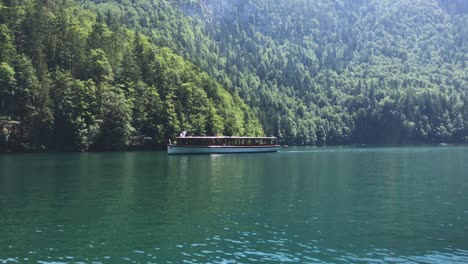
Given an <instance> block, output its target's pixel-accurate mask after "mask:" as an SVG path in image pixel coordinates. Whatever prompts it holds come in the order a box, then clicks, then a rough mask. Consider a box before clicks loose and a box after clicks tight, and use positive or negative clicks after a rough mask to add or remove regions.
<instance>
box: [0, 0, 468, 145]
mask: <svg viewBox="0 0 468 264" xmlns="http://www.w3.org/2000/svg"><path fill="white" fill-rule="evenodd" d="M467 21H468V16H467V7H466V4H465V3H464V1H448V0H430V1H423V0H416V1H410V0H397V1H393V0H382V1H373V0H359V1H344V0H339V1H327V0H316V1H309V0H291V1H273V0H233V1H225V0H220V1H192V0H178V1H168V0H151V1H150V0H139V1H130V0H118V1H117V0H108V1H99V0H77V1H72V0H49V1H46V2H44V1H38V0H22V1H8V0H0V39H1V41H0V45H1V47H0V87H1V91H0V101H1V104H0V110H1V112H0V128H1V131H0V132H1V133H0V146H1V147H2V148H3V149H37V148H44V147H45V148H51V147H54V148H58V149H70V150H88V149H120V148H125V147H128V146H156V145H159V144H163V143H165V141H166V140H167V139H168V138H171V137H174V136H175V135H176V134H177V133H178V132H180V131H181V130H187V131H189V132H191V133H193V134H198V135H217V134H225V135H263V134H266V135H274V136H277V137H278V138H279V139H280V141H281V142H283V143H287V144H320V145H321V144H350V143H384V144H396V143H410V142H411V143H434V142H448V143H450V142H453V143H457V142H458V143H461V142H468V99H467V98H468V96H467V93H468V85H467V81H468V74H467V73H468V71H467V65H466V61H467V54H468V50H467V49H468V48H467V45H466V36H468V32H467V30H468V29H467V28H468V27H466V24H467Z"/></svg>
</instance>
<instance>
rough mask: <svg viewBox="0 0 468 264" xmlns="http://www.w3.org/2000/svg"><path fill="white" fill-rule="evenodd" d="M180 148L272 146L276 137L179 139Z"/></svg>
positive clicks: (177, 142)
mask: <svg viewBox="0 0 468 264" xmlns="http://www.w3.org/2000/svg"><path fill="white" fill-rule="evenodd" d="M176 145H178V146H271V145H276V137H225V136H224V137H177V141H176Z"/></svg>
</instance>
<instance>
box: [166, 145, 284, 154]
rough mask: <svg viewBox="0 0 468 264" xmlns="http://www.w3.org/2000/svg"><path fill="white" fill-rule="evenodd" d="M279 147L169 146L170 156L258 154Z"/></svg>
mask: <svg viewBox="0 0 468 264" xmlns="http://www.w3.org/2000/svg"><path fill="white" fill-rule="evenodd" d="M279 148H280V146H279V145H270V146H248V147H242V146H180V145H171V144H170V145H167V153H168V154H227V153H256V152H277V151H278V150H279Z"/></svg>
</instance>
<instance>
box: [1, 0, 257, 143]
mask: <svg viewBox="0 0 468 264" xmlns="http://www.w3.org/2000/svg"><path fill="white" fill-rule="evenodd" d="M0 3H1V5H0V14H1V16H0V40H1V41H0V48H1V49H0V151H16V150H36V149H45V148H52V149H57V150H70V151H87V150H117V149H126V148H154V147H158V146H161V145H163V144H165V143H166V142H167V139H169V138H174V137H175V136H176V135H177V134H178V133H180V132H181V131H182V130H187V131H188V132H189V133H191V134H200V135H214V134H222V133H225V132H226V131H228V130H229V131H230V130H233V131H234V132H236V133H237V134H239V135H246V133H249V134H262V133H263V130H262V128H261V125H260V123H259V122H258V120H257V119H256V118H255V115H254V114H253V113H252V111H251V110H250V108H249V107H247V106H246V105H245V104H244V103H243V101H242V100H240V99H239V98H237V97H236V96H234V97H233V96H231V95H230V94H229V93H228V92H226V91H225V90H224V88H223V87H222V86H221V85H220V84H219V83H217V82H216V81H214V80H213V79H212V78H210V77H209V76H208V75H206V74H204V73H202V72H201V70H200V69H199V68H198V67H196V66H194V65H193V64H192V63H189V62H188V61H187V60H184V59H183V58H182V57H180V56H178V55H176V54H175V53H174V52H173V51H172V50H170V49H168V48H161V47H158V46H156V45H155V44H154V42H153V41H151V40H150V38H148V37H147V36H145V35H144V34H142V33H140V32H139V31H138V30H137V31H133V30H131V29H128V28H126V27H124V25H123V24H121V23H120V19H119V18H118V17H115V16H114V15H113V14H112V13H110V12H99V11H97V12H91V11H89V10H85V9H83V8H81V7H80V6H78V5H77V4H76V3H75V2H74V1H71V0H52V1H46V2H43V1H35V0H26V1H6V2H5V1H0ZM103 14H106V15H103ZM228 116H229V117H230V118H231V119H232V118H235V119H236V120H235V122H233V121H232V120H228V119H229V118H227V117H228ZM229 122H230V123H229ZM228 123H229V124H228ZM231 123H232V124H231ZM245 128H249V129H245Z"/></svg>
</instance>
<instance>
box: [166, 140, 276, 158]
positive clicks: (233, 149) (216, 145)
mask: <svg viewBox="0 0 468 264" xmlns="http://www.w3.org/2000/svg"><path fill="white" fill-rule="evenodd" d="M279 148H280V145H277V143H276V137H228V136H219V137H205V136H203V137H202V136H193V137H191V136H188V137H186V136H180V137H177V140H176V142H174V143H171V142H170V141H169V144H168V145H167V153H168V154H223V153H252V152H276V151H278V149H279Z"/></svg>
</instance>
